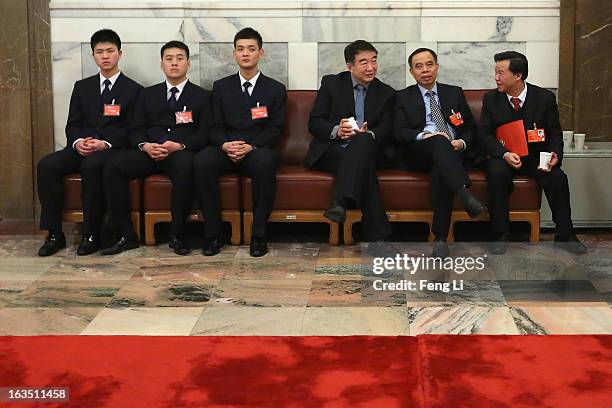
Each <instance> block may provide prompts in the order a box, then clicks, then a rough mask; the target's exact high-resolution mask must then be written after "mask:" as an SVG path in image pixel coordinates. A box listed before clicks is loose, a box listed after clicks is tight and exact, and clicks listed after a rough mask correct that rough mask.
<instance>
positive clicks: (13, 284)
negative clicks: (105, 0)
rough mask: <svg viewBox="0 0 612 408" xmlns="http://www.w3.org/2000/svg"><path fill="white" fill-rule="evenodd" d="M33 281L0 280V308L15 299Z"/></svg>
mask: <svg viewBox="0 0 612 408" xmlns="http://www.w3.org/2000/svg"><path fill="white" fill-rule="evenodd" d="M33 283H34V281H13V280H9V281H2V280H0V309H1V308H3V307H5V306H7V305H9V304H10V303H11V302H12V301H14V300H15V299H17V298H18V297H19V296H20V295H21V293H22V292H23V291H24V290H26V289H27V288H28V287H29V286H30V285H32V284H33Z"/></svg>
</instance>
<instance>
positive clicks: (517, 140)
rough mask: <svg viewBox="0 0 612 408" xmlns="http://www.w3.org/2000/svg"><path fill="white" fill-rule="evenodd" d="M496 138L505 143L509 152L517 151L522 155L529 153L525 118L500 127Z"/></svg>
mask: <svg viewBox="0 0 612 408" xmlns="http://www.w3.org/2000/svg"><path fill="white" fill-rule="evenodd" d="M495 138H496V139H497V140H498V141H499V143H501V144H502V145H504V147H505V148H506V149H507V150H508V151H509V152H512V153H516V154H518V155H519V156H521V157H523V156H527V155H528V154H529V149H528V148H527V139H526V138H525V125H524V124H523V119H520V120H515V121H514V122H510V123H506V124H505V125H501V126H500V127H498V128H497V132H496V133H495Z"/></svg>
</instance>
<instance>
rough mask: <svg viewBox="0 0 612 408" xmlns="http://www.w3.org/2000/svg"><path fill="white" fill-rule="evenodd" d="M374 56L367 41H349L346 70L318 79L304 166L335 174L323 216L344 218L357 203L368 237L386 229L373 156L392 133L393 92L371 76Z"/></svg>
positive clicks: (375, 67) (375, 237)
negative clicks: (328, 203)
mask: <svg viewBox="0 0 612 408" xmlns="http://www.w3.org/2000/svg"><path fill="white" fill-rule="evenodd" d="M377 57H378V51H376V48H374V46H373V45H372V44H370V43H369V42H367V41H364V40H357V41H354V42H352V43H351V44H349V45H348V46H347V47H346V48H345V49H344V60H345V61H346V66H347V68H348V71H344V72H341V73H339V74H336V75H326V76H324V77H323V78H322V80H321V87H320V88H319V92H318V94H317V98H316V100H315V102H314V105H313V107H312V111H311V112H310V120H309V122H308V130H309V131H310V133H312V135H313V136H314V138H313V140H312V143H311V144H310V149H309V151H308V154H307V155H306V166H308V167H310V168H312V169H315V170H320V171H325V172H328V173H332V174H334V175H335V176H336V186H335V189H334V194H333V197H332V201H331V204H330V206H329V208H328V209H327V210H326V211H325V213H324V215H325V217H327V218H328V219H330V220H332V221H334V222H344V220H345V218H346V208H347V206H350V205H354V204H356V205H357V206H358V207H359V208H360V209H361V212H362V214H363V216H362V219H361V221H362V226H363V232H364V236H365V238H366V239H367V240H368V241H377V240H384V239H385V238H387V237H388V236H389V235H390V233H391V226H390V225H389V221H388V220H387V214H386V213H385V209H384V207H383V205H382V201H381V199H380V194H379V192H378V179H377V177H376V155H377V153H378V151H377V148H378V147H379V146H382V145H383V144H384V143H385V141H386V140H387V139H388V138H389V137H390V136H391V126H392V121H393V99H394V94H395V91H394V90H393V88H391V87H390V86H389V85H387V84H385V83H383V82H381V81H380V80H379V79H378V78H376V72H377V70H378V63H377ZM351 118H352V119H354V122H353V121H351V120H349V119H351ZM351 122H353V123H351Z"/></svg>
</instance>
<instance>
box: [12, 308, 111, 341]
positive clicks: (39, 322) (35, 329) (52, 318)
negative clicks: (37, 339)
mask: <svg viewBox="0 0 612 408" xmlns="http://www.w3.org/2000/svg"><path fill="white" fill-rule="evenodd" d="M100 310H102V308H101V307H69V308H4V309H1V310H0V335H3V336H43V335H75V334H80V333H81V332H82V331H83V329H84V328H85V327H86V326H87V325H88V324H89V323H90V322H91V321H92V320H93V319H94V317H96V315H97V314H98V313H99V312H100Z"/></svg>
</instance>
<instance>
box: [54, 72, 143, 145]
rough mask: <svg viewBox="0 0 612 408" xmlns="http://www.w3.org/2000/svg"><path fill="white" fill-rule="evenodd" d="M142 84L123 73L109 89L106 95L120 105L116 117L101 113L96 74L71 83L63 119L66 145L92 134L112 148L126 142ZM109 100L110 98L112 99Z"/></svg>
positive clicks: (98, 79)
mask: <svg viewBox="0 0 612 408" xmlns="http://www.w3.org/2000/svg"><path fill="white" fill-rule="evenodd" d="M141 89H142V86H141V85H140V84H138V83H136V82H135V81H133V80H131V79H130V78H128V77H127V76H125V75H123V73H121V74H119V76H118V77H117V80H116V81H115V84H114V85H113V87H112V88H111V91H110V97H111V98H112V99H115V104H120V105H121V114H120V116H103V115H102V112H103V107H102V99H101V97H100V74H96V75H93V76H90V77H88V78H84V79H81V80H80V81H77V82H76V83H75V84H74V89H73V90H72V96H71V97H70V108H69V110H68V121H67V122H66V139H67V142H68V144H67V146H68V147H70V146H72V144H73V143H74V142H75V141H76V140H77V139H80V138H85V137H89V136H91V137H94V138H96V139H100V140H106V141H107V142H108V143H110V144H111V145H112V146H113V149H121V148H125V147H127V146H128V145H129V141H128V136H129V134H130V126H131V122H132V119H133V115H134V108H135V105H136V100H137V98H138V95H139V93H140V91H141ZM112 99H111V101H112Z"/></svg>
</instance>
